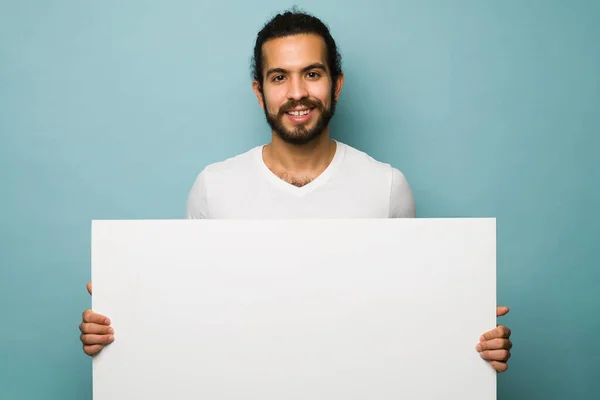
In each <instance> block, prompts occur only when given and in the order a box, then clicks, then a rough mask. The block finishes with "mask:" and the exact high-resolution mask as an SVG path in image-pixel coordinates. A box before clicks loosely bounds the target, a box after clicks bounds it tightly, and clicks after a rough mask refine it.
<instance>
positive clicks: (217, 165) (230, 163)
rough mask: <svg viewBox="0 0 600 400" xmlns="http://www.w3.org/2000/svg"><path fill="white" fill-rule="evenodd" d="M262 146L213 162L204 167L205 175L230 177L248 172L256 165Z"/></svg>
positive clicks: (202, 172)
mask: <svg viewBox="0 0 600 400" xmlns="http://www.w3.org/2000/svg"><path fill="white" fill-rule="evenodd" d="M261 147H262V146H256V147H253V148H251V149H249V150H247V151H245V152H243V153H240V154H237V155H235V156H232V157H229V158H226V159H224V160H222V161H217V162H213V163H211V164H208V165H207V166H205V167H204V169H203V170H202V171H201V174H203V175H211V176H212V175H230V174H239V173H241V172H248V171H249V169H251V167H253V166H254V165H256V157H257V155H258V154H259V152H260V149H261Z"/></svg>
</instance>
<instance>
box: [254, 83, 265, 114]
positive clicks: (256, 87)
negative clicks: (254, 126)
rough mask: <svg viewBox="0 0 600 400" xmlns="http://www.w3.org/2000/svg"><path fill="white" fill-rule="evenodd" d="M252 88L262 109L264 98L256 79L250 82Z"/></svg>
mask: <svg viewBox="0 0 600 400" xmlns="http://www.w3.org/2000/svg"><path fill="white" fill-rule="evenodd" d="M252 90H254V94H255V95H256V99H257V100H258V104H260V108H262V109H263V110H264V108H265V99H264V98H263V95H262V93H261V91H260V83H258V81H256V80H255V81H254V82H252Z"/></svg>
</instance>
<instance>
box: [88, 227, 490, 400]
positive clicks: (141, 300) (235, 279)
mask: <svg viewBox="0 0 600 400" xmlns="http://www.w3.org/2000/svg"><path fill="white" fill-rule="evenodd" d="M92 281H93V290H94V292H93V300H92V308H93V309H94V311H96V312H98V313H100V314H104V315H106V316H108V317H110V318H111V319H112V326H113V327H114V329H115V341H114V343H112V344H111V345H110V346H108V347H106V348H105V349H104V350H103V351H102V352H101V353H100V354H99V355H97V356H96V357H94V360H93V392H94V399H95V400H125V399H127V400H130V399H145V400H154V399H161V400H162V399H173V400H184V399H202V400H234V399H235V400H242V399H248V400H354V399H356V400H359V399H360V400H392V399H394V400H397V399H411V400H414V399H419V400H429V399H436V400H439V399H461V400H493V399H496V373H495V371H494V370H493V369H492V368H491V366H490V365H489V364H488V363H487V362H486V361H485V360H483V359H482V358H481V357H480V356H479V354H478V353H477V351H476V350H475V345H476V344H477V342H478V341H479V337H480V336H481V334H482V333H484V332H486V331H488V330H491V329H494V328H495V327H496V314H495V312H496V221H495V219H382V220H369V219H363V220H267V221H264V220H262V221H259V220H244V221H234V220H152V221H94V222H93V224H92Z"/></svg>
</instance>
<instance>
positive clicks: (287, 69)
mask: <svg viewBox="0 0 600 400" xmlns="http://www.w3.org/2000/svg"><path fill="white" fill-rule="evenodd" d="M263 57H264V61H265V62H264V68H265V70H264V71H263V72H264V75H263V77H264V81H263V86H262V90H261V86H260V84H259V83H258V82H256V81H255V82H253V86H252V87H253V90H254V93H255V94H256V97H257V100H258V103H259V105H260V106H261V108H262V109H263V110H264V111H265V112H266V113H268V114H269V115H272V116H278V115H280V112H281V111H282V108H283V109H284V110H285V108H286V104H287V105H289V104H294V103H295V102H301V101H302V100H303V99H308V101H309V103H313V104H317V103H319V104H322V106H323V109H327V108H328V107H331V105H332V102H333V98H332V95H333V97H334V98H335V99H336V100H337V99H338V98H339V96H340V94H341V91H342V86H343V83H344V77H343V76H341V77H340V78H339V79H338V80H337V82H333V80H332V79H331V74H330V71H329V69H328V68H327V59H326V47H325V42H324V41H323V40H322V39H321V38H320V37H318V36H315V35H296V36H291V37H287V38H281V39H274V40H271V41H268V42H267V43H265V44H264V46H263ZM315 65H319V67H317V68H314V67H313V68H308V67H310V66H315ZM321 66H324V68H323V67H321ZM332 85H334V86H333V89H334V90H333V94H332ZM321 113H322V111H320V110H316V111H315V112H314V114H313V115H312V116H311V118H310V119H309V120H308V121H306V123H305V126H304V128H306V129H305V130H306V131H309V130H310V129H311V128H313V127H314V126H315V125H316V123H317V119H318V118H319V117H320V114H321ZM279 121H280V122H281V123H282V126H283V128H284V129H286V131H288V133H291V134H294V133H296V134H301V133H302V132H301V131H302V130H300V131H298V129H297V128H298V127H299V124H298V123H295V122H294V121H291V120H290V119H289V118H287V117H285V116H280V117H279ZM263 151H264V153H263V157H264V160H265V164H266V165H267V166H268V167H269V169H271V171H273V173H275V174H276V175H278V176H280V177H282V179H285V180H286V181H288V182H289V183H291V184H295V185H298V186H301V185H302V184H306V183H308V182H310V181H311V180H313V179H314V178H315V177H317V176H318V175H319V174H320V173H322V172H323V171H324V170H325V169H326V168H327V166H328V165H329V163H330V162H331V160H332V159H333V155H334V154H335V142H334V141H332V140H331V139H330V137H329V127H328V126H327V127H325V129H324V130H323V132H322V134H321V135H319V136H318V137H316V138H315V139H314V140H312V141H310V142H309V143H306V144H302V145H298V144H290V143H288V142H286V141H285V140H283V139H282V138H281V137H280V135H278V134H277V133H276V132H275V131H272V140H271V143H269V144H268V145H267V146H265V148H264V150H263ZM87 289H88V292H89V293H90V295H91V294H92V284H91V283H88V284H87ZM508 311H509V309H508V307H500V306H499V307H497V309H496V316H498V317H501V316H503V315H506V314H507V313H508ZM110 324H111V321H110V319H109V318H108V317H106V316H104V315H100V314H96V313H94V312H93V311H92V310H86V311H84V312H83V316H82V323H81V325H80V326H79V328H80V330H81V342H82V344H83V351H84V352H85V353H86V354H87V355H90V356H93V355H95V354H98V352H100V351H101V350H102V349H103V348H104V346H106V345H108V344H110V343H112V342H113V341H114V329H113V328H112V327H111V326H110ZM510 335H511V332H510V329H508V328H507V327H506V326H503V325H499V326H497V327H496V328H495V329H493V330H491V331H488V332H485V333H484V334H483V335H481V337H480V339H479V343H476V345H475V350H476V351H477V352H479V355H480V356H481V357H482V358H483V359H485V360H487V361H489V363H490V365H491V367H493V368H494V369H495V370H496V371H497V372H504V371H506V370H507V368H508V364H507V361H508V359H509V358H510V357H511V354H510V349H511V348H512V342H511V341H510Z"/></svg>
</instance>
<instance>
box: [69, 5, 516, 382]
mask: <svg viewBox="0 0 600 400" xmlns="http://www.w3.org/2000/svg"><path fill="white" fill-rule="evenodd" d="M253 60H254V61H253V68H254V82H253V90H254V93H255V94H256V97H257V99H258V103H259V104H260V106H261V107H262V109H263V110H264V113H265V116H266V120H267V122H268V124H269V125H270V127H271V141H270V142H269V143H268V144H266V145H263V146H258V147H255V148H252V149H250V150H249V151H247V152H245V153H243V154H240V155H238V156H236V157H233V158H230V159H228V160H224V161H221V162H218V163H215V164H212V165H209V166H207V167H205V168H204V169H203V170H202V171H201V172H200V173H199V174H198V177H197V179H196V181H195V182H194V184H193V186H192V188H191V190H190V193H189V197H188V201H187V213H186V214H187V218H413V217H415V216H416V215H415V214H416V213H415V203H414V200H413V196H412V193H411V190H410V187H409V185H408V182H407V180H406V178H405V176H404V175H403V173H402V172H400V170H398V169H396V168H394V167H392V166H391V165H389V164H385V163H382V162H379V161H377V160H375V159H373V158H372V157H370V156H369V155H367V154H365V153H363V152H361V151H359V150H357V149H354V148H352V147H350V146H348V145H346V144H344V143H341V142H339V141H335V140H333V139H331V137H330V132H329V122H330V120H331V119H332V118H333V116H334V114H335V106H336V102H337V101H338V99H339V97H340V94H341V92H342V87H343V84H344V75H343V73H342V69H341V57H340V55H339V52H338V50H337V47H336V43H335V41H334V40H333V38H332V37H331V34H330V32H329V30H328V28H327V27H326V26H325V25H324V24H323V23H322V22H321V21H320V20H319V19H317V18H315V17H313V16H310V15H307V14H304V13H299V12H286V13H284V14H280V15H277V16H276V17H274V18H273V19H272V20H271V21H269V22H268V23H267V24H266V25H265V27H264V28H263V29H262V30H261V31H260V32H259V33H258V36H257V39H256V45H255V48H254V59H253ZM88 290H89V292H90V294H91V292H92V290H91V284H88ZM507 312H508V309H507V308H506V307H498V313H497V314H498V316H500V315H504V314H506V313H507ZM80 330H81V332H82V334H81V341H82V343H83V349H84V351H85V353H86V354H88V355H93V354H96V353H98V352H99V351H100V350H101V349H102V347H103V346H104V345H106V344H108V343H110V342H112V341H113V340H114V331H113V329H112V328H111V327H110V320H109V319H108V318H107V317H105V316H102V315H99V314H96V313H94V312H93V311H92V310H86V311H85V312H84V314H83V322H82V323H81V325H80ZM509 338H510V330H509V329H508V328H506V327H504V326H498V327H497V328H496V329H494V330H492V331H490V332H487V333H485V334H484V335H482V337H481V339H480V343H479V344H478V345H477V347H476V349H477V351H479V352H480V354H481V356H482V357H483V358H485V359H487V360H489V361H490V363H491V365H492V366H493V367H494V368H495V369H496V370H497V371H500V372H502V371H505V370H506V368H507V364H506V362H507V360H508V358H509V357H510V348H511V346H512V344H511V342H510V340H509Z"/></svg>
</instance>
